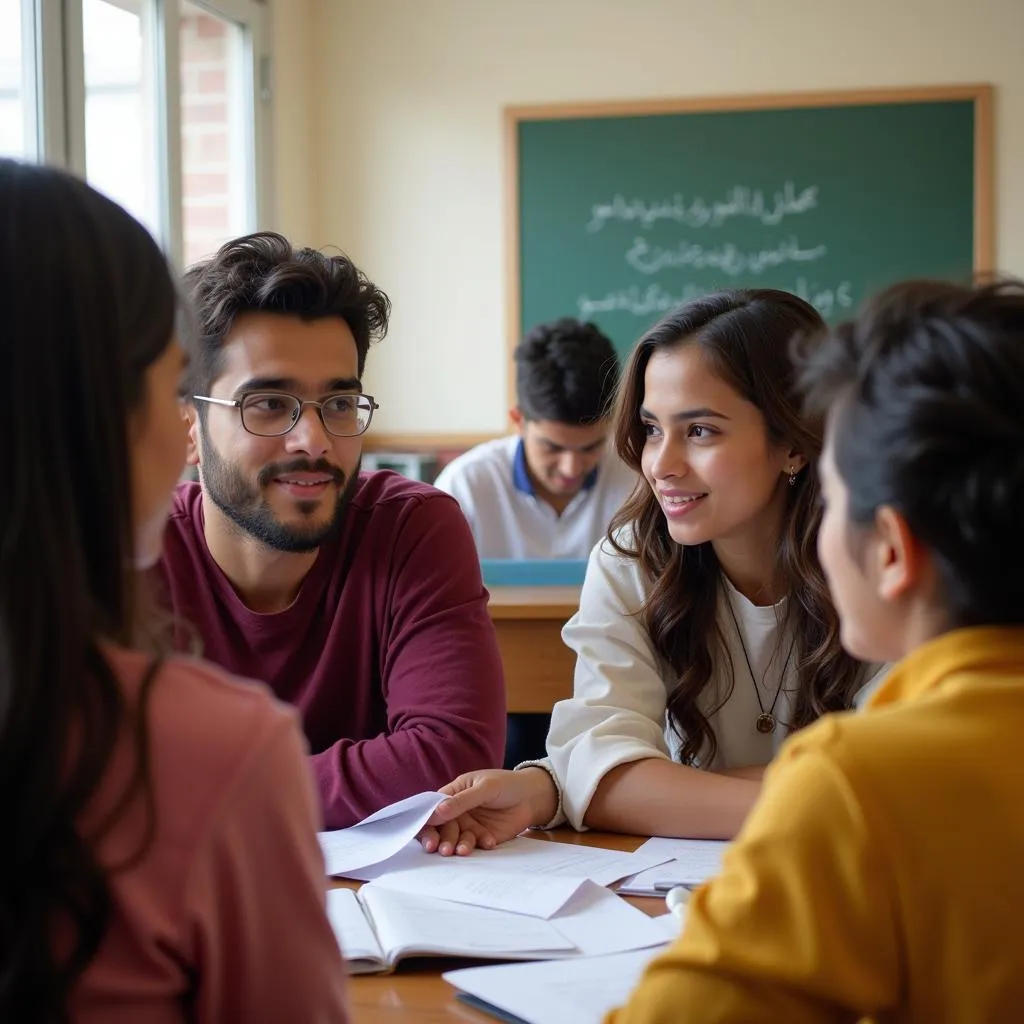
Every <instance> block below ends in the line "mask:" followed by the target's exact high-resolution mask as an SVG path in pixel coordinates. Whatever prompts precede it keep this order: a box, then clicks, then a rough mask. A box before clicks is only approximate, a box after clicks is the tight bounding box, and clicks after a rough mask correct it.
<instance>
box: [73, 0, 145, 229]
mask: <svg viewBox="0 0 1024 1024" xmlns="http://www.w3.org/2000/svg"><path fill="white" fill-rule="evenodd" d="M154 14H155V12H154V10H153V4H152V0H134V2H132V0H117V2H114V0H82V48H83V54H84V68H85V176H86V179H87V180H88V182H89V184H90V185H93V186H94V187H96V188H98V189H99V190H100V191H101V192H105V193H106V194H107V195H108V196H110V198H111V199H114V200H116V201H117V202H119V203H120V204H121V205H122V206H123V207H124V208H125V209H126V210H128V211H129V212H130V213H132V214H134V215H135V217H137V218H138V219H139V220H141V221H142V223H143V224H145V225H146V227H148V228H149V229H150V231H152V232H153V233H154V234H155V235H157V236H159V235H160V234H161V233H162V230H163V224H162V219H161V203H160V181H159V178H158V148H157V129H158V110H157V101H156V90H157V84H156V75H155V73H154V69H153V63H154V61H153V57H154V56H155V54H156V46H155V43H154V40H153V32H154V28H155V26H154V20H155V18H154Z"/></svg>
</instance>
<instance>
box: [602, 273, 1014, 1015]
mask: <svg viewBox="0 0 1024 1024" xmlns="http://www.w3.org/2000/svg"><path fill="white" fill-rule="evenodd" d="M803 383H804V392H805V395H806V396H807V400H808V403H809V404H810V406H811V407H812V408H813V409H816V410H819V411H821V412H822V413H824V414H825V415H826V417H827V430H826V446H825V452H824V457H823V459H822V462H821V465H820V473H821V479H822V485H823V495H824V501H825V505H826V508H825V513H824V520H823V523H822V527H821V531H820V535H819V540H818V547H819V554H820V557H821V563H822V566H823V568H824V570H825V573H826V576H827V577H828V581H829V585H830V588H831V591H832V596H833V599H834V601H835V604H836V607H837V609H838V612H839V615H840V619H841V622H842V626H841V639H842V643H843V645H844V647H845V648H846V649H847V651H849V652H850V654H852V655H854V656H856V657H858V658H862V659H865V660H868V661H883V662H884V661H889V662H897V664H896V665H895V666H894V667H893V669H892V670H891V672H890V673H889V675H888V676H887V677H886V679H885V681H884V682H883V683H882V685H881V686H880V687H879V688H878V689H877V690H876V691H875V693H874V694H873V696H872V698H871V699H870V701H869V703H868V706H867V708H866V710H865V711H864V712H862V713H853V712H846V713H839V714H834V715H827V716H825V717H824V718H822V719H821V720H820V721H818V722H817V723H815V724H814V725H811V726H809V727H808V728H806V729H805V730H803V731H801V732H799V733H797V734H796V735H795V736H793V737H792V738H791V739H790V740H789V741H787V743H786V745H785V746H784V748H783V750H782V752H781V753H780V755H779V756H778V758H777V759H776V761H775V762H774V764H773V765H772V766H771V767H770V768H769V769H768V772H767V774H766V778H765V783H764V788H763V791H762V794H761V796H760V799H759V801H758V802H757V804H756V805H755V807H754V809H753V811H752V812H751V814H750V816H749V818H748V820H747V822H746V824H745V826H744V827H743V829H742V831H741V833H740V835H739V836H738V838H737V840H736V841H735V843H734V844H733V845H732V846H731V847H730V849H729V851H728V852H727V854H726V857H725V860H724V864H723V869H722V872H721V874H720V875H719V876H718V877H717V878H716V879H714V880H713V881H712V882H710V883H708V884H707V885H706V886H704V887H702V888H701V889H699V890H698V891H697V892H695V893H694V894H693V896H692V897H691V899H690V902H689V904H688V907H687V912H686V923H685V928H684V931H683V934H682V936H681V937H680V938H679V939H678V940H677V941H676V942H675V943H674V944H673V945H672V946H671V947H670V948H669V949H668V950H667V951H666V952H665V953H664V954H662V955H661V956H659V957H658V958H657V959H656V960H655V961H654V962H653V963H652V964H651V965H650V966H649V968H648V969H647V971H646V973H645V974H644V976H643V977H642V979H641V981H640V982H639V984H638V986H637V988H636V989H635V991H634V992H633V994H632V997H631V998H630V1001H629V1003H628V1005H626V1006H625V1007H623V1008H622V1009H620V1010H618V1011H616V1012H614V1013H612V1014H611V1016H610V1017H609V1021H610V1022H613V1024H640V1022H643V1024H662V1022H665V1024H667V1022H669V1021H671V1022H673V1024H678V1022H710V1021H716V1022H719V1021H737V1022H739V1021H742V1022H743V1024H756V1022H758V1021H785V1022H786V1024H803V1022H811V1021H815V1022H818V1021H828V1022H838V1021H857V1020H861V1019H864V1018H867V1019H869V1020H877V1021H885V1022H908V1024H909V1022H913V1024H943V1022H950V1024H952V1022H956V1024H971V1022H975V1021H978V1022H980V1021H992V1022H1011V1021H1021V1020H1024V284H1021V283H1014V282H1003V283H997V284H990V285H987V286H979V287H976V288H967V287H960V286H955V285H950V284H939V283H934V282H911V283H906V284H903V285H898V286H896V287H893V288H891V289H890V290H888V291H886V292H885V293H883V294H882V295H881V296H879V297H878V298H877V299H876V300H875V301H874V302H873V303H871V304H870V305H869V306H868V307H867V308H866V309H865V310H864V312H863V313H862V314H861V315H860V316H859V317H858V318H857V319H856V320H855V321H853V322H851V323H848V324H845V325H842V326H840V327H839V328H837V329H835V330H834V331H833V332H832V333H831V334H829V335H828V336H827V337H826V338H824V339H823V340H822V341H820V342H818V343H816V344H813V345H805V346H803Z"/></svg>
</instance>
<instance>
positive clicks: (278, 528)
mask: <svg viewBox="0 0 1024 1024" xmlns="http://www.w3.org/2000/svg"><path fill="white" fill-rule="evenodd" d="M361 461H362V460H360V462H361ZM359 465H360V464H359V463H357V464H356V468H355V471H354V472H353V473H352V476H351V478H350V479H349V480H348V481H347V482H346V481H345V474H344V473H343V472H342V471H341V470H340V469H338V467H337V466H332V465H331V464H330V463H329V462H327V461H326V460H325V459H318V460H316V461H312V460H310V459H294V460H293V461H291V462H282V463H273V464H271V465H269V466H265V467H264V468H263V469H261V470H260V472H259V476H258V477H257V478H256V484H255V486H254V485H252V484H251V483H249V481H248V480H246V478H245V477H244V476H243V475H242V472H241V470H239V469H238V467H237V466H236V465H234V464H233V463H231V462H228V461H227V460H226V459H224V458H222V457H221V455H220V453H219V452H218V451H217V450H216V449H215V448H214V447H213V445H211V444H210V443H209V442H207V443H206V444H205V445H204V446H203V463H202V467H201V469H200V473H201V477H202V483H203V490H204V492H205V493H206V494H207V495H209V497H210V500H211V501H212V502H213V503H214V504H215V505H216V506H217V508H219V509H220V510H221V512H223V513H224V515H225V516H227V517H228V519H230V520H231V522H233V523H234V524H235V525H236V526H237V527H238V528H239V529H240V530H242V531H243V532H245V533H247V534H249V535H250V536H252V537H254V538H255V539H256V540H258V541H260V542H261V543H263V544H265V545H266V546H267V547H268V548H273V549H274V550H275V551H288V552H305V551H315V550H316V549H317V548H318V547H320V545H321V544H323V543H325V542H326V541H328V540H330V539H331V538H332V537H334V536H336V535H337V534H338V533H339V532H340V530H341V525H342V523H343V522H344V520H345V509H346V508H347V507H348V503H349V502H350V501H351V500H352V495H353V494H354V493H355V489H356V487H357V485H358V482H359ZM301 472H306V473H329V474H330V475H331V477H333V479H334V482H335V484H336V485H337V486H338V487H339V488H341V490H340V492H339V494H338V499H337V501H336V502H335V503H334V512H333V514H332V515H331V517H330V519H329V520H328V521H327V522H326V523H323V524H310V525H308V526H302V525H298V526H287V525H285V524H284V523H282V522H281V521H280V520H278V518H277V517H276V516H275V515H274V513H273V510H272V509H271V508H270V505H269V504H268V503H267V500H266V498H265V497H264V496H263V489H264V488H265V487H266V486H267V485H268V484H270V483H271V481H273V480H274V479H275V478H276V477H280V476H286V475H287V474H289V473H301ZM342 484H344V487H342ZM318 507H319V502H313V501H300V502H299V503H298V510H299V512H300V513H301V514H302V515H304V516H312V515H313V514H314V513H315V512H316V510H317V508H318Z"/></svg>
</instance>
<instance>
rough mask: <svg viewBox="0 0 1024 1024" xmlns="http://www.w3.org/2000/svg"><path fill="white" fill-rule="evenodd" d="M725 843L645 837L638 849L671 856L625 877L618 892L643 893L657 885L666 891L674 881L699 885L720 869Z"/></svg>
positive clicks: (688, 884) (706, 840) (674, 883)
mask: <svg viewBox="0 0 1024 1024" xmlns="http://www.w3.org/2000/svg"><path fill="white" fill-rule="evenodd" d="M728 845H729V844H728V843H727V842H725V841H724V840H717V839H662V838H660V837H659V838H655V839H648V840H647V842H646V843H644V844H643V846H641V847H640V849H639V850H637V853H644V852H650V853H652V854H656V855H658V856H662V855H665V856H670V857H671V858H672V860H669V861H666V862H665V863H662V864H658V865H657V866H656V867H653V868H648V869H646V870H645V871H641V872H638V873H637V874H636V875H633V876H631V877H630V878H628V879H626V880H625V881H624V882H623V883H622V885H621V886H619V892H622V893H627V894H628V893H635V894H642V895H646V894H647V893H654V892H656V891H657V890H658V887H659V886H660V887H661V891H662V892H666V891H668V889H670V888H671V887H672V886H673V885H686V886H696V885H701V884H702V883H704V882H706V881H707V880H708V879H709V878H713V877H714V876H715V875H717V874H718V872H719V871H720V870H721V867H722V856H723V854H724V853H725V850H726V847H727V846H728Z"/></svg>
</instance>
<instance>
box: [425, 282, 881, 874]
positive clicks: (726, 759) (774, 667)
mask: <svg viewBox="0 0 1024 1024" xmlns="http://www.w3.org/2000/svg"><path fill="white" fill-rule="evenodd" d="M823 328H824V324H823V322H822V320H821V318H820V316H819V315H818V313H817V312H816V311H815V310H814V308H813V307H812V306H810V305H809V304H808V303H806V302H804V301H803V300H801V299H799V298H797V297H796V296H795V295H791V294H789V293H787V292H781V291H774V290H770V289H757V290H735V291H722V292H718V293H715V294H712V295H708V296H706V297H704V298H701V299H698V300H696V301H694V302H690V303H688V304H686V305H684V306H681V307H680V308H678V309H677V310H675V311H673V312H672V313H670V314H669V315H667V316H666V317H665V318H664V319H662V320H661V321H660V322H659V323H658V324H656V325H655V326H654V327H652V328H651V329H650V330H649V331H648V332H647V333H646V334H645V335H644V336H643V337H642V338H641V339H640V341H639V342H638V344H637V346H636V348H635V349H634V351H633V353H632V355H631V357H630V359H629V362H628V364H627V367H626V369H625V372H624V374H623V379H622V384H621V388H620V392H619V395H618V399H617V406H616V411H615V443H616V448H617V451H618V454H619V456H620V457H621V458H622V460H623V461H624V462H625V463H626V464H627V465H629V466H630V467H632V468H633V469H635V470H636V471H637V472H638V474H639V475H640V477H641V478H642V480H641V483H640V484H639V485H638V487H637V489H636V491H635V492H634V493H633V495H632V496H631V498H630V499H629V500H628V501H627V502H626V504H625V506H624V507H623V508H622V510H621V511H620V512H619V514H618V516H617V517H616V519H615V520H614V521H613V523H612V525H611V528H610V530H609V534H608V538H607V539H606V540H605V541H603V542H601V543H600V544H599V545H598V546H597V547H596V548H595V549H594V551H593V553H592V554H591V557H590V562H589V564H588V568H587V575H586V580H585V582H584V585H583V590H582V593H581V597H580V608H579V611H578V612H577V614H576V615H575V616H574V617H573V618H572V620H570V622H569V623H568V624H567V625H566V627H565V629H564V631H563V638H564V640H565V642H566V644H568V646H569V647H571V648H572V649H573V650H574V651H575V652H576V654H577V663H576V673H575V682H574V694H573V696H572V698H571V699H569V700H565V701H561V702H560V703H559V704H557V705H556V706H555V709H554V713H553V715H552V723H551V730H550V732H549V734H548V744H547V746H548V755H549V756H548V759H547V760H546V761H543V762H537V763H534V764H529V765H520V766H519V769H518V770H517V771H516V772H515V773H508V772H493V771H485V772H474V773H470V774H469V775H464V776H461V777H460V778H459V779H457V780H455V781H454V782H453V783H450V784H449V786H448V787H446V789H445V790H444V791H445V792H447V793H448V795H449V797H450V799H449V800H447V801H445V803H443V804H442V805H441V806H440V807H439V808H438V811H437V812H436V814H435V816H434V818H433V819H432V820H431V827H430V828H428V829H427V830H425V832H424V834H423V835H422V837H421V839H422V842H423V844H424V846H425V847H426V848H427V849H428V850H437V849H439V850H440V852H441V853H444V854H448V853H452V852H457V853H468V852H469V851H470V850H471V849H472V848H473V847H474V846H475V845H481V846H484V847H488V846H493V845H494V844H495V843H497V842H503V841H504V840H505V839H507V838H510V837H511V836H512V835H515V834H517V833H518V832H519V831H521V830H522V829H523V828H524V827H527V826H530V825H534V826H538V825H548V826H549V827H550V826H552V825H554V824H556V823H558V822H560V821H562V820H564V819H568V821H569V822H570V823H571V824H572V825H573V826H574V827H575V828H578V829H580V828H584V827H589V828H600V829H609V830H614V831H620V832H630V833H638V834H643V835H665V836H692V837H706V838H731V837H732V836H733V835H734V834H735V833H736V831H737V830H738V828H739V826H740V824H741V823H742V821H743V819H744V818H745V816H746V814H747V812H748V811H749V809H750V807H751V806H752V805H753V803H754V800H755V799H756V797H757V794H758V791H759V789H760V778H761V773H762V771H763V768H764V766H765V765H766V764H767V763H768V762H769V761H770V760H771V758H772V756H773V755H774V753H775V751H776V750H777V748H778V746H779V744H780V743H781V741H782V740H783V738H784V737H785V736H786V735H788V734H789V733H790V732H792V731H794V730H796V729H799V728H801V727H803V726H805V725H807V724H808V723H810V722H811V721H813V720H814V719H815V718H817V717H818V716H819V715H821V714H823V713H824V712H826V711H837V710H841V709H846V708H849V707H850V706H851V705H852V703H853V699H854V696H855V694H856V693H857V691H858V690H859V689H860V688H861V687H862V686H864V684H865V682H866V681H867V678H868V676H869V675H870V671H869V670H868V669H867V667H866V666H865V665H864V664H862V663H861V662H858V661H856V660H855V659H853V658H851V657H850V656H849V655H847V654H846V653H845V652H844V651H843V650H842V648H841V646H840V644H839V633H838V621H837V618H836V613H835V610H834V608H833V606H832V603H831V601H830V599H829V596H828V590H827V587H826V585H825V580H824V577H823V575H822V570H821V566H820V564H819V562H818V558H817V554H816V550H815V544H816V538H817V531H818V524H819V522H820V509H819V488H818V481H817V475H816V472H815V469H814V463H815V462H816V460H817V458H818V455H819V453H820V450H821V422H820V419H810V418H805V417H804V416H802V415H801V412H800V405H799V400H798V396H797V394H796V387H795V370H794V366H793V363H792V362H791V359H790V355H789V347H790V344H791V342H792V340H793V338H794V337H796V336H801V335H809V334H816V333H819V332H820V331H821V330H822V329H823Z"/></svg>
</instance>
